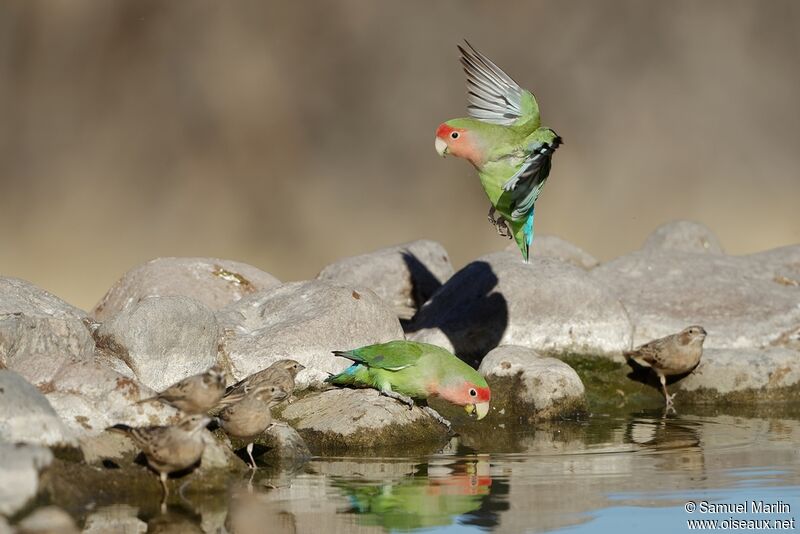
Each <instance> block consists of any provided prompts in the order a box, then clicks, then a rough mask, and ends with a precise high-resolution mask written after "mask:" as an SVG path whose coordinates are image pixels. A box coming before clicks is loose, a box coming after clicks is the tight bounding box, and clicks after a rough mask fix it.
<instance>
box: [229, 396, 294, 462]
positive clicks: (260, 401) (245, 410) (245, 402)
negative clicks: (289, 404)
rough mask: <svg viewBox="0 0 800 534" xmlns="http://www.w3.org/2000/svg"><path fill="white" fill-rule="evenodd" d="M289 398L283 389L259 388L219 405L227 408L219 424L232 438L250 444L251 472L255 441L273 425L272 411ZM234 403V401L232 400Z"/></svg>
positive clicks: (230, 397)
mask: <svg viewBox="0 0 800 534" xmlns="http://www.w3.org/2000/svg"><path fill="white" fill-rule="evenodd" d="M286 396H287V394H286V390H284V389H283V386H280V385H268V384H257V385H256V386H254V387H253V388H252V389H250V390H248V392H247V393H244V394H241V395H240V394H239V393H238V392H234V393H233V394H232V395H229V396H226V397H225V398H224V399H223V400H222V401H221V403H220V404H224V405H225V406H224V407H223V408H222V410H221V411H220V412H219V415H218V416H217V418H218V420H219V424H220V426H221V427H222V430H224V431H225V432H226V433H227V434H228V435H229V436H231V437H234V438H239V439H241V440H243V441H246V442H247V455H248V456H249V457H250V468H251V469H255V468H256V461H255V459H253V440H254V439H255V438H256V437H258V436H259V435H260V434H261V433H263V432H264V431H265V430H266V429H267V428H268V427H269V426H270V425H271V424H272V413H271V412H270V408H271V407H272V406H274V405H276V404H278V403H279V402H281V401H282V400H283V399H285V398H286ZM231 399H234V400H231Z"/></svg>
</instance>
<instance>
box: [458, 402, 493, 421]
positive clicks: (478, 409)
mask: <svg viewBox="0 0 800 534" xmlns="http://www.w3.org/2000/svg"><path fill="white" fill-rule="evenodd" d="M464 409H465V410H466V411H467V413H468V414H472V412H475V414H476V415H477V417H478V420H481V419H483V418H484V417H486V414H487V413H489V403H488V402H478V403H476V404H467V405H466V406H465V407H464Z"/></svg>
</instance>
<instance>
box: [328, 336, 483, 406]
mask: <svg viewBox="0 0 800 534" xmlns="http://www.w3.org/2000/svg"><path fill="white" fill-rule="evenodd" d="M334 354H336V355H337V356H342V357H344V358H348V359H350V360H352V361H353V362H354V363H353V365H351V366H350V367H348V368H347V369H345V370H344V371H343V372H341V373H339V374H338V375H335V376H332V377H329V378H328V379H327V380H326V382H329V383H331V384H336V385H342V386H356V387H371V388H375V389H378V390H381V391H393V392H395V393H400V394H402V395H405V396H408V397H411V398H416V399H425V398H427V397H429V396H431V395H437V394H438V393H439V391H440V390H441V389H442V388H452V387H456V386H458V385H460V384H465V383H471V384H473V385H474V386H475V387H478V388H483V387H488V386H487V384H486V380H485V379H484V378H483V376H481V375H480V374H479V373H478V372H477V371H476V370H475V369H473V368H472V367H470V366H469V365H467V364H466V363H464V362H462V361H461V360H459V359H458V358H457V357H456V356H454V355H453V354H451V353H450V352H448V351H446V350H445V349H443V348H441V347H437V346H435V345H429V344H427V343H417V342H414V341H390V342H388V343H381V344H378V345H369V346H366V347H362V348H359V349H355V350H351V351H336V352H334Z"/></svg>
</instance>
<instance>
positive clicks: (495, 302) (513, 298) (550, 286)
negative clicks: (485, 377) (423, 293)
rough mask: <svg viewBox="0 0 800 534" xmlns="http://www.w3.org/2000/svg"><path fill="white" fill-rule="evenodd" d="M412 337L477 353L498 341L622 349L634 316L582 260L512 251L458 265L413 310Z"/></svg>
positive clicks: (466, 354) (557, 349) (579, 349)
mask: <svg viewBox="0 0 800 534" xmlns="http://www.w3.org/2000/svg"><path fill="white" fill-rule="evenodd" d="M412 331H413V332H414V333H413V334H411V335H410V338H411V339H413V340H415V341H423V342H427V343H433V344H435V345H439V346H441V347H444V348H447V349H449V350H451V351H453V352H455V353H456V354H458V355H459V356H460V357H462V358H466V359H471V360H474V361H479V360H480V359H481V358H482V357H483V356H484V355H485V354H487V353H488V352H489V351H490V350H492V349H493V348H495V347H497V346H499V345H521V346H525V347H529V348H533V349H536V350H540V351H543V352H552V353H562V352H576V353H586V354H589V353H591V354H613V353H619V352H621V351H622V350H624V349H626V348H628V347H629V345H630V339H631V323H630V320H629V319H628V316H627V314H626V313H625V310H624V309H623V307H622V305H621V304H620V303H619V301H618V300H617V298H616V297H615V296H614V295H613V294H612V293H611V291H609V290H608V289H607V288H606V287H605V286H604V285H603V284H602V283H598V282H596V281H595V280H594V279H592V278H591V277H590V276H589V274H588V273H587V272H586V271H585V270H584V269H582V268H580V267H576V266H575V265H572V264H569V263H564V262H562V261H560V260H556V259H553V258H533V259H532V260H531V263H529V264H525V263H523V261H522V259H521V258H520V257H519V254H517V253H514V252H498V253H494V254H489V255H487V256H483V257H482V258H479V259H478V260H476V261H474V262H472V263H470V264H469V265H467V266H466V267H464V268H463V269H462V270H461V271H459V272H458V273H456V274H455V275H454V276H453V277H452V278H451V279H450V280H449V281H448V282H447V283H446V284H445V285H444V286H442V288H441V289H440V290H439V291H437V292H436V294H434V296H433V297H432V298H431V300H430V301H428V303H427V304H425V306H423V307H422V309H421V310H420V312H419V314H418V315H417V317H416V318H415V321H414V325H413V327H412Z"/></svg>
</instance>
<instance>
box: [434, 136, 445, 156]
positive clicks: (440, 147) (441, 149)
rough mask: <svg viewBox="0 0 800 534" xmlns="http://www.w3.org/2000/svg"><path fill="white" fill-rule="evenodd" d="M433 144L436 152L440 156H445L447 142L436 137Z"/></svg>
mask: <svg viewBox="0 0 800 534" xmlns="http://www.w3.org/2000/svg"><path fill="white" fill-rule="evenodd" d="M434 146H435V147H436V152H437V153H438V154H439V155H440V156H442V157H445V156H446V155H447V143H445V142H444V140H443V139H441V138H439V137H437V138H436V141H435V142H434Z"/></svg>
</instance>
